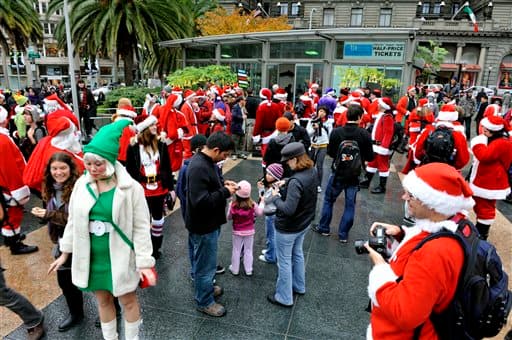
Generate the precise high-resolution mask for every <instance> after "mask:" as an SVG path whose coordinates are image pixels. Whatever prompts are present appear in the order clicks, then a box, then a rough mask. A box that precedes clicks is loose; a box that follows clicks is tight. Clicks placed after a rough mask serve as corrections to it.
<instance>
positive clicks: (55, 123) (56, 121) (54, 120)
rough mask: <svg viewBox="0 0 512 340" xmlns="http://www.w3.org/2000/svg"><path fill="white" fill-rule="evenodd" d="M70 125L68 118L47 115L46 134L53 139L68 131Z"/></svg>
mask: <svg viewBox="0 0 512 340" xmlns="http://www.w3.org/2000/svg"><path fill="white" fill-rule="evenodd" d="M72 124H73V123H72V122H71V120H69V118H68V117H64V116H61V115H55V114H54V113H53V114H51V115H48V120H47V121H46V127H47V128H48V134H49V135H50V136H52V137H55V136H57V135H58V134H59V133H61V132H62V131H65V130H67V129H69V128H70V127H71V125H72Z"/></svg>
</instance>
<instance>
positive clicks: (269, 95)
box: [260, 87, 272, 101]
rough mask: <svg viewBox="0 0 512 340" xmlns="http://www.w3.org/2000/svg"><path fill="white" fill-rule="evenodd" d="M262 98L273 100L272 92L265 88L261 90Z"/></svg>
mask: <svg viewBox="0 0 512 340" xmlns="http://www.w3.org/2000/svg"><path fill="white" fill-rule="evenodd" d="M260 98H262V99H266V100H268V101H270V100H271V99H272V91H270V89H268V88H266V87H264V88H262V89H261V90H260Z"/></svg>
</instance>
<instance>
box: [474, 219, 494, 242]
mask: <svg viewBox="0 0 512 340" xmlns="http://www.w3.org/2000/svg"><path fill="white" fill-rule="evenodd" d="M475 227H476V229H477V230H478V233H479V234H480V236H479V237H480V239H482V240H487V238H488V237H489V229H490V228H491V226H490V225H489V224H483V223H480V222H476V226H475Z"/></svg>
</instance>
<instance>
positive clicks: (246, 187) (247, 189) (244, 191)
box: [235, 181, 251, 198]
mask: <svg viewBox="0 0 512 340" xmlns="http://www.w3.org/2000/svg"><path fill="white" fill-rule="evenodd" d="M235 194H236V195H237V196H238V197H240V198H249V197H251V183H249V182H247V181H240V182H238V190H237V191H236V192H235Z"/></svg>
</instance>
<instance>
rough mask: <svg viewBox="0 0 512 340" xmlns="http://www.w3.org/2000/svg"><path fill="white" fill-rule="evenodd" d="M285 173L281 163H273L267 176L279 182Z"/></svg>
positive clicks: (268, 168)
mask: <svg viewBox="0 0 512 340" xmlns="http://www.w3.org/2000/svg"><path fill="white" fill-rule="evenodd" d="M283 171H284V170H283V166H282V165H281V164H279V163H272V164H270V165H269V166H267V174H269V175H270V176H272V177H274V178H275V179H276V180H278V181H279V180H281V178H282V177H283Z"/></svg>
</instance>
